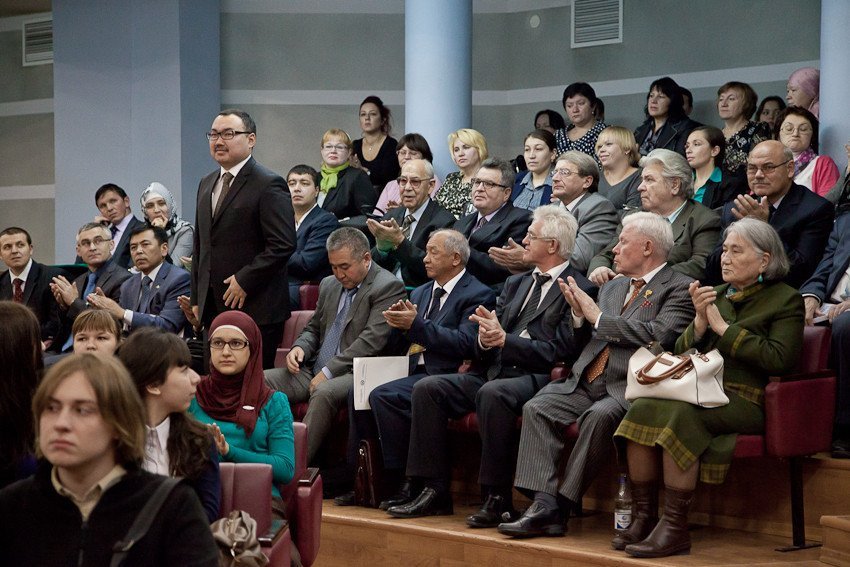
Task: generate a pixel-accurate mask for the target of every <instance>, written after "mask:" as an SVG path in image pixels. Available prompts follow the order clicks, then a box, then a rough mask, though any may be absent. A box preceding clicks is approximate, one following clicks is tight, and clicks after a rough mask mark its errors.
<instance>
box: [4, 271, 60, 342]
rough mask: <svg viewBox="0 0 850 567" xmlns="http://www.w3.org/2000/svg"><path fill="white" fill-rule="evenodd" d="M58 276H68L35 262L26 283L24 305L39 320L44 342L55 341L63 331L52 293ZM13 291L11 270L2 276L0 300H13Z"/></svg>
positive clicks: (57, 307) (57, 306)
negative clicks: (51, 284)
mask: <svg viewBox="0 0 850 567" xmlns="http://www.w3.org/2000/svg"><path fill="white" fill-rule="evenodd" d="M56 276H67V274H66V273H65V272H64V271H63V270H60V269H59V268H54V267H52V266H45V265H44V264H39V263H38V262H36V261H35V260H33V261H32V267H31V268H30V273H29V275H28V276H27V281H26V282H24V304H25V305H26V306H27V307H29V308H30V309H32V310H33V313H35V316H36V317H37V318H38V322H39V324H40V325H41V340H42V341H48V340H53V339H54V338H55V337H56V335H57V334H59V332H60V329H61V322H60V320H59V305H58V304H57V303H56V298H55V297H53V292H52V291H50V282H51V281H52V280H53V278H55V277H56ZM13 291H14V290H13V288H12V280H11V278H10V277H9V270H6V271H4V272H3V273H2V274H0V299H8V300H11V299H12V296H13Z"/></svg>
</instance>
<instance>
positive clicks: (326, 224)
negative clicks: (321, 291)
mask: <svg viewBox="0 0 850 567" xmlns="http://www.w3.org/2000/svg"><path fill="white" fill-rule="evenodd" d="M337 228H339V221H338V220H336V217H335V216H333V215H332V214H331V213H329V212H327V211H326V210H324V209H322V208H321V207H314V208H313V210H311V211H310V212H309V213H307V216H305V217H304V218H303V219H302V220H301V226H300V227H298V230H297V231H296V232H295V237H296V247H295V252H293V254H292V256H290V257H289V264H288V268H287V271H288V274H289V281H291V282H292V281H297V282H299V283H300V282H305V281H314V282H318V281H321V279H322V278H324V277H325V276H329V275H331V265H330V264H329V263H328V250H327V248H326V247H325V245H326V244H327V242H328V236H330V234H331V233H332V232H333V231H335V230H336V229H337Z"/></svg>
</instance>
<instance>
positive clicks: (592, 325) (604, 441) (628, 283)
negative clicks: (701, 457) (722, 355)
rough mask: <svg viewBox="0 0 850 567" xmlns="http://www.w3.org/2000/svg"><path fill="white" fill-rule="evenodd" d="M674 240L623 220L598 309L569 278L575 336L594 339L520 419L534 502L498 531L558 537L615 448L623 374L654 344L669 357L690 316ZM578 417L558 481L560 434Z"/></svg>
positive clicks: (658, 222)
mask: <svg viewBox="0 0 850 567" xmlns="http://www.w3.org/2000/svg"><path fill="white" fill-rule="evenodd" d="M672 248H673V231H672V230H671V227H670V223H669V222H667V221H666V220H665V219H664V218H662V217H660V216H658V215H656V214H654V213H647V212H640V213H634V214H632V215H629V216H626V217H624V218H623V230H622V232H621V233H620V237H619V242H618V244H617V246H615V247H614V258H615V260H614V261H615V262H616V264H617V269H618V270H619V272H620V275H622V276H625V277H618V278H615V279H612V280H611V281H609V282H607V283H606V284H605V285H604V286H603V287H602V290H601V291H600V294H599V303H598V304H597V303H595V302H594V301H593V298H591V297H590V296H588V295H587V294H586V293H584V292H583V291H582V290H581V289H580V287H579V286H578V285H576V282H575V281H573V280H572V279H568V280H566V282H565V283H562V284H561V290H562V292H563V294H564V296H565V297H566V300H567V302H568V303H569V305H570V307H571V309H572V316H571V317H570V315H569V314H565V315H566V316H567V318H572V319H573V320H575V326H576V328H577V331H576V332H580V333H582V334H584V335H588V334H591V333H592V334H593V338H592V339H591V340H590V342H589V343H588V344H587V346H586V347H585V348H584V350H582V352H581V355H580V356H579V357H578V359H577V360H576V361H575V364H573V366H572V372H571V374H570V376H569V377H568V378H567V379H566V380H564V381H559V382H554V383H552V384H549V385H548V386H546V387H545V388H543V389H542V390H540V392H539V393H538V394H537V395H536V396H534V398H533V399H532V400H531V401H530V402H528V403H527V404H526V405H525V407H524V408H523V411H522V434H521V438H520V445H519V458H518V459H517V474H516V481H515V486H516V487H517V489H519V490H520V491H521V492H523V493H525V494H526V495H528V496H529V497H532V498H533V499H534V502H532V504H531V506H530V507H529V508H528V510H526V511H525V513H524V514H523V515H522V517H521V518H520V519H519V520H517V521H515V522H506V523H503V524H499V532H501V533H503V534H506V535H511V536H516V537H530V536H538V535H550V536H555V535H563V534H564V532H565V523H566V520H567V517H568V515H569V510H570V509H571V508H572V507H574V506H577V505H578V504H579V503H580V502H581V497H582V494H584V491H585V490H587V487H588V486H589V485H590V483H591V482H592V481H593V479H594V478H596V476H597V473H598V471H599V467H600V466H601V464H602V462H603V460H604V459H605V457H606V456H607V455H608V454H609V453H610V450H611V449H612V442H611V438H612V436H613V435H614V430H615V429H616V428H617V425H619V423H620V420H621V419H622V417H623V415H625V413H626V409H627V408H628V402H626V399H625V392H626V368H627V366H628V362H629V358H630V357H631V356H632V354H634V352H635V351H636V350H637V349H638V347H641V346H645V345H647V344H649V343H650V342H652V341H658V342H660V343H661V346H662V347H663V348H665V349H667V350H669V349H671V348H672V347H673V344H674V343H675V341H676V339H677V338H678V337H679V335H680V334H681V333H682V331H684V330H685V327H687V326H688V324H689V323H690V321H691V320H692V319H693V317H694V307H693V302H692V301H691V296H690V294H689V293H688V285H689V284H690V282H691V281H693V280H692V279H691V278H689V277H687V276H685V275H683V274H681V273H679V272H677V271H675V270H673V269H672V267H671V266H670V265H669V264H667V262H666V259H667V255H668V254H669V253H670V250H671V249H672ZM579 418H581V424H580V425H581V429H580V432H579V438H578V440H577V441H576V444H575V447H574V448H573V450H572V453H570V456H569V460H568V461H567V464H566V468H565V469H564V478H563V479H562V480H559V478H558V471H559V464H560V462H561V458H562V456H563V453H564V449H565V439H564V436H563V434H562V433H561V432H563V430H564V429H565V428H566V427H568V426H569V425H570V424H572V423H574V422H575V421H577V420H578V419H579Z"/></svg>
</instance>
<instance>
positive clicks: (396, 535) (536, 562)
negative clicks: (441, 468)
mask: <svg viewBox="0 0 850 567" xmlns="http://www.w3.org/2000/svg"><path fill="white" fill-rule="evenodd" d="M474 511H475V508H474V507H469V506H463V507H457V506H456V508H455V514H454V515H453V516H434V517H429V518H417V519H412V520H408V519H405V520H400V519H395V518H391V517H389V516H388V515H387V514H386V512H382V511H381V510H374V509H366V508H358V507H339V506H335V505H334V504H333V502H332V501H331V500H326V501H325V503H324V510H323V514H322V543H321V548H320V551H319V557H318V559H317V561H316V563H315V565H316V566H317V567H332V566H340V567H343V566H344V567H353V566H364V567H365V566H378V565H388V566H390V565H391V566H407V565H416V566H431V565H433V566H438V565H439V566H441V567H461V566H465V567H475V566H489V567H492V566H502V565H505V566H510V567H514V566H516V567H525V566H528V567H532V566H533V567H547V566H553V567H554V566H559V567H561V566H563V567H572V566H576V567H578V566H582V567H584V566H596V565H598V566H614V565H635V566H644V567H646V566H653V567H654V566H671V565H685V566H694V567H696V566H719V565H723V566H730V567H734V566H740V567H743V566H747V567H752V566H767V565H774V566H795V567H823V564H822V563H820V562H819V561H818V557H819V555H820V553H821V552H820V549H806V550H802V551H797V552H792V553H780V552H777V551H774V548H776V547H779V546H781V545H785V544H786V543H787V541H786V540H785V539H784V538H782V537H776V536H771V535H763V534H752V533H747V532H742V531H737V530H729V529H723V528H716V527H696V528H694V529H692V531H691V538H692V542H693V548H692V550H691V554H690V555H679V556H675V557H667V558H663V559H634V558H631V557H629V556H628V555H626V554H625V553H624V552H622V551H615V550H613V549H611V537H612V535H613V532H612V526H611V523H612V521H613V519H612V515H611V514H609V513H601V512H600V513H598V514H594V515H591V516H588V517H584V518H580V519H571V520H570V522H569V526H568V527H569V532H568V534H567V536H566V537H559V538H534V539H527V540H515V539H511V538H508V537H506V536H503V535H501V534H499V533H498V532H497V531H496V530H495V529H486V530H473V529H470V528H468V527H467V526H466V523H465V521H464V518H465V517H466V516H467V515H468V514H471V513H472V512H474ZM836 565H837V563H836Z"/></svg>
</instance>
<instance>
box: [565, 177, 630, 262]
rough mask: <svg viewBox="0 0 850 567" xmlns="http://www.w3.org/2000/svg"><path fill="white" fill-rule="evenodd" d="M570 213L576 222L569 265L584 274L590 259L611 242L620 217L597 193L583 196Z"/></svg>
mask: <svg viewBox="0 0 850 567" xmlns="http://www.w3.org/2000/svg"><path fill="white" fill-rule="evenodd" d="M570 212H571V213H572V215H573V216H574V217H575V218H576V221H578V233H577V234H576V244H575V246H574V247H573V253H572V254H570V265H571V266H572V267H573V268H575V269H576V270H578V271H580V272H581V273H583V274H584V273H586V272H587V267H588V266H589V265H590V260H591V258H593V257H594V256H596V255H597V254H599V252H601V251H602V249H603V248H605V245H606V244H608V243H609V242H611V239H612V238H613V237H614V234H616V232H617V225H618V224H620V217H619V216H617V210H616V209H615V208H614V205H613V204H612V203H611V201H609V200H608V199H606V198H605V197H603V196H601V195H599V194H598V193H587V194H585V196H584V197H582V198H581V200H580V201H579V202H578V204H576V206H575V207H573V210H572V211H570Z"/></svg>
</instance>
